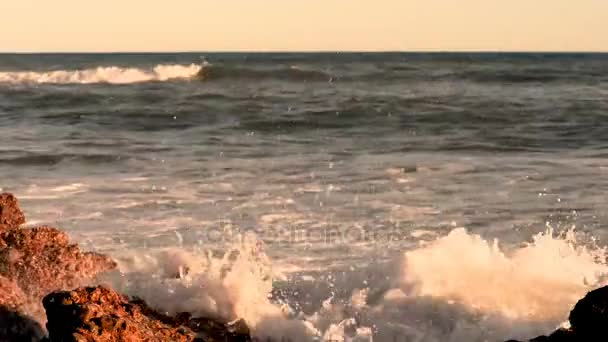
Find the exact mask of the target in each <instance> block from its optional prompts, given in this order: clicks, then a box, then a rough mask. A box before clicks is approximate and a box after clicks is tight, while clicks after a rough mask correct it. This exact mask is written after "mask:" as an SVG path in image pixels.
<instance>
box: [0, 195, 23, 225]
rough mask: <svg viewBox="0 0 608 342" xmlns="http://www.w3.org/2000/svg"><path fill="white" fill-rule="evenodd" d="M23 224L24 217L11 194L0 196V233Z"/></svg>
mask: <svg viewBox="0 0 608 342" xmlns="http://www.w3.org/2000/svg"><path fill="white" fill-rule="evenodd" d="M24 223H25V216H24V215H23V212H22V211H21V209H20V208H19V203H18V202H17V199H16V198H15V196H13V195H12V194H7V193H3V194H0V231H4V230H9V229H14V228H18V227H19V226H20V225H22V224H24Z"/></svg>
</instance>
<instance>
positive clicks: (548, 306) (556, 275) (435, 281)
mask: <svg viewBox="0 0 608 342" xmlns="http://www.w3.org/2000/svg"><path fill="white" fill-rule="evenodd" d="M605 259H606V251H605V249H594V248H587V247H585V246H584V245H580V244H577V237H576V234H575V233H574V231H569V232H566V233H565V234H562V235H561V236H559V237H557V238H556V237H554V232H553V230H551V229H550V230H548V231H546V232H544V233H541V234H538V235H536V236H535V237H534V238H533V242H531V243H528V244H526V245H525V246H523V247H522V248H519V249H516V250H515V251H513V252H512V253H506V252H504V251H503V250H501V248H500V247H499V244H498V241H496V240H495V241H494V242H492V243H490V242H488V241H486V240H484V239H483V238H482V237H481V236H479V235H472V234H469V233H467V232H466V231H465V230H464V229H462V228H460V229H455V230H453V231H452V232H451V233H449V234H448V235H447V236H445V237H442V238H440V239H438V240H435V241H434V242H432V243H430V244H428V245H426V246H423V247H421V248H419V249H417V250H413V251H411V252H407V253H406V254H405V260H404V272H403V275H402V277H403V281H404V282H405V283H409V284H411V285H413V286H414V293H415V294H416V295H418V296H431V297H435V298H443V299H445V300H451V301H456V302H458V303H461V304H463V305H465V306H466V307H468V308H470V309H471V310H478V311H482V312H493V313H498V314H501V315H503V316H505V317H507V318H510V319H525V320H537V321H545V320H555V319H560V318H564V313H565V310H568V308H570V307H571V306H572V305H573V304H574V303H576V301H577V300H578V299H580V298H581V297H582V296H583V295H584V294H585V293H586V292H587V290H588V289H589V287H590V286H593V285H597V283H598V282H599V281H600V279H601V277H602V276H603V275H604V274H606V273H608V266H607V265H606V264H605Z"/></svg>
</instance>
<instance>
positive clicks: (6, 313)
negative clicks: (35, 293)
mask: <svg viewBox="0 0 608 342" xmlns="http://www.w3.org/2000/svg"><path fill="white" fill-rule="evenodd" d="M26 302H27V297H26V295H25V293H23V291H22V290H21V289H20V288H19V286H17V284H16V283H15V282H14V281H11V280H9V279H7V278H4V277H0V341H24V342H25V341H40V340H41V339H42V338H43V337H44V330H43V329H42V326H40V324H39V323H38V322H37V321H36V320H34V319H33V318H31V317H29V316H27V315H26V314H25V313H24V312H23V310H24V306H25V304H26Z"/></svg>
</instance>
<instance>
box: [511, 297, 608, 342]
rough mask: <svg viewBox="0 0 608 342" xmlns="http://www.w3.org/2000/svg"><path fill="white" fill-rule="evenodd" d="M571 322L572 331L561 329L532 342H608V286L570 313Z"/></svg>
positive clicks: (581, 302) (583, 301)
mask: <svg viewBox="0 0 608 342" xmlns="http://www.w3.org/2000/svg"><path fill="white" fill-rule="evenodd" d="M569 320H570V327H571V328H570V329H559V330H557V331H555V332H554V333H552V334H551V335H549V336H539V337H537V338H534V339H532V340H530V342H593V341H608V286H605V287H602V288H599V289H597V290H593V291H591V292H589V293H587V295H586V296H585V297H584V298H583V299H581V300H579V301H578V303H576V305H575V306H574V309H572V311H570V317H569ZM507 342H516V341H507Z"/></svg>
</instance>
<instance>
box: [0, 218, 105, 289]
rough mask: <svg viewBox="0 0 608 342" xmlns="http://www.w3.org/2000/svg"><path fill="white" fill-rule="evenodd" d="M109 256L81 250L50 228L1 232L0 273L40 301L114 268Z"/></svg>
mask: <svg viewBox="0 0 608 342" xmlns="http://www.w3.org/2000/svg"><path fill="white" fill-rule="evenodd" d="M115 267H116V263H115V262H114V261H112V260H111V259H110V258H108V257H106V256H104V255H101V254H97V253H85V252H81V251H80V249H79V248H78V246H77V245H74V244H70V243H69V238H68V236H67V234H65V233H63V232H61V231H59V230H57V229H55V228H50V227H38V228H32V229H13V230H8V231H4V232H0V275H1V276H4V277H6V278H8V279H11V280H13V281H15V282H16V283H17V285H18V286H19V287H20V288H21V289H22V290H23V291H24V292H25V294H26V295H28V296H30V297H32V298H34V299H35V300H37V301H39V300H41V299H42V297H43V296H44V295H46V294H48V293H49V292H51V291H55V290H59V289H69V288H74V287H77V286H81V285H83V284H85V283H87V282H88V281H90V280H91V279H93V278H94V277H95V276H96V275H97V274H98V273H101V272H104V271H108V270H111V269H114V268H115Z"/></svg>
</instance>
